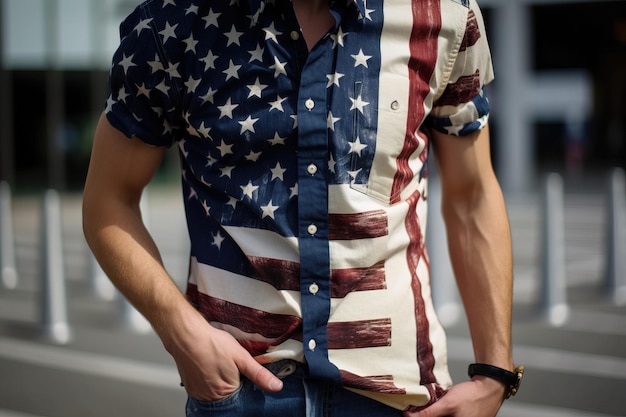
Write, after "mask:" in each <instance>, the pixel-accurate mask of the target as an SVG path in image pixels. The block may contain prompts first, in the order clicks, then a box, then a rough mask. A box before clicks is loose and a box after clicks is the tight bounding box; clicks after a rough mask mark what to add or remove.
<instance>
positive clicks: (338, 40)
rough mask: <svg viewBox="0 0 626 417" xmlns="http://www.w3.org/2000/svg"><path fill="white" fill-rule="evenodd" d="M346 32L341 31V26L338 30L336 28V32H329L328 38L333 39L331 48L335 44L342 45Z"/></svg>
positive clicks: (334, 46)
mask: <svg viewBox="0 0 626 417" xmlns="http://www.w3.org/2000/svg"><path fill="white" fill-rule="evenodd" d="M347 34H348V33H343V30H342V29H341V26H339V30H337V34H336V35H335V34H331V35H330V38H331V39H332V40H333V49H335V48H336V47H337V45H339V46H342V47H343V38H345V37H346V35H347Z"/></svg>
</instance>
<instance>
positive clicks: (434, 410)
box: [404, 400, 451, 417]
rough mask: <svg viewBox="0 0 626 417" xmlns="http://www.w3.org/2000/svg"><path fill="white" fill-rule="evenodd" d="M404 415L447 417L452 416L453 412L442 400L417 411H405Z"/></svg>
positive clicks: (409, 416)
mask: <svg viewBox="0 0 626 417" xmlns="http://www.w3.org/2000/svg"><path fill="white" fill-rule="evenodd" d="M404 415H405V417H446V416H450V415H451V413H450V411H449V410H448V409H447V408H446V406H445V403H444V402H443V401H441V400H440V401H436V402H435V403H434V404H432V405H429V406H428V407H426V408H424V409H423V410H420V411H418V412H416V413H405V414H404Z"/></svg>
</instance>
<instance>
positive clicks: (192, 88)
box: [185, 77, 202, 93]
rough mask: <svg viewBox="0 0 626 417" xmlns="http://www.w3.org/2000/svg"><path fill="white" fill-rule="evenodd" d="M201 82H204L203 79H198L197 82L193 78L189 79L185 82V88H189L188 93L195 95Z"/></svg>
mask: <svg viewBox="0 0 626 417" xmlns="http://www.w3.org/2000/svg"><path fill="white" fill-rule="evenodd" d="M200 81H202V78H198V79H197V80H196V79H194V78H193V77H189V79H188V80H187V81H185V87H187V92H188V93H195V92H196V88H198V86H199V85H200Z"/></svg>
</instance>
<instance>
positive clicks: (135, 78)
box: [105, 6, 178, 146]
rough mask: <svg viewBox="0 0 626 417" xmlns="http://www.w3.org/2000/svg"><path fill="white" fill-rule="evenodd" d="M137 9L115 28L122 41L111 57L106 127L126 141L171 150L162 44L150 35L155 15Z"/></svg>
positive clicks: (173, 122) (172, 110) (172, 121)
mask: <svg viewBox="0 0 626 417" xmlns="http://www.w3.org/2000/svg"><path fill="white" fill-rule="evenodd" d="M142 7H144V6H140V7H138V8H137V9H135V11H134V12H133V13H131V14H130V15H129V16H128V17H127V18H126V19H125V20H124V21H123V22H122V24H121V25H120V38H121V41H120V45H119V47H118V49H117V51H116V52H115V53H114V55H113V62H112V66H111V70H110V74H109V97H108V99H107V103H106V108H105V114H106V116H107V119H108V120H109V122H110V123H111V125H113V127H115V128H116V129H118V130H120V131H121V132H123V133H124V134H125V135H126V136H128V137H129V138H130V137H137V138H139V139H141V140H142V141H144V142H145V143H147V144H150V145H154V146H171V145H172V144H173V143H174V141H175V137H176V135H175V132H176V129H177V124H178V122H177V116H176V114H177V112H176V108H177V106H175V105H174V103H175V100H174V97H175V88H174V87H173V85H172V77H171V73H172V70H171V67H170V65H168V64H165V65H164V64H163V62H164V61H165V59H163V58H162V56H163V53H162V52H161V54H160V53H159V51H162V45H159V44H158V43H157V42H159V34H158V33H155V31H154V25H155V24H156V21H155V19H156V17H152V16H151V15H150V13H148V12H147V10H146V9H143V8H142ZM160 46H161V47H160Z"/></svg>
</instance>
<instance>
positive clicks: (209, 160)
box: [205, 155, 217, 167]
mask: <svg viewBox="0 0 626 417" xmlns="http://www.w3.org/2000/svg"><path fill="white" fill-rule="evenodd" d="M216 162H217V159H215V158H213V157H212V156H211V155H207V157H206V165H205V167H211V166H213V164H214V163H216Z"/></svg>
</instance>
